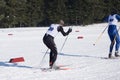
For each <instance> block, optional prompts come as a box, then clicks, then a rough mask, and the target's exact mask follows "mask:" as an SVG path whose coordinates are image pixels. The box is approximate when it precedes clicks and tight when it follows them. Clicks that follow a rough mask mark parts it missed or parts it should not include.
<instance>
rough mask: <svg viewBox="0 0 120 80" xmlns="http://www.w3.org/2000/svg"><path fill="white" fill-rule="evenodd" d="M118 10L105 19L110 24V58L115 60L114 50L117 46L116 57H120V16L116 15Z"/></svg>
mask: <svg viewBox="0 0 120 80" xmlns="http://www.w3.org/2000/svg"><path fill="white" fill-rule="evenodd" d="M116 13H117V12H116V10H112V11H111V14H110V15H109V16H108V17H106V18H105V21H107V22H108V35H109V38H110V41H111V44H110V49H109V55H108V58H113V56H112V50H113V47H114V44H115V42H116V45H115V57H120V55H119V54H118V53H119V46H120V36H119V33H118V30H117V23H118V21H120V15H118V14H116Z"/></svg>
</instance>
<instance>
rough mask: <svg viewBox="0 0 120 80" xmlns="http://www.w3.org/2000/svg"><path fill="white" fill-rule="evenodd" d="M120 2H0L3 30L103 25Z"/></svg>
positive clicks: (81, 0) (117, 0) (36, 0)
mask: <svg viewBox="0 0 120 80" xmlns="http://www.w3.org/2000/svg"><path fill="white" fill-rule="evenodd" d="M113 8H114V9H116V10H117V12H118V13H119V12H120V0H0V28H8V27H30V26H49V25H50V24H51V23H56V22H58V21H59V20H60V19H63V20H64V21H65V23H66V25H87V24H92V23H100V22H102V19H103V18H104V17H105V16H107V15H109V14H110V12H111V10H112V9H113Z"/></svg>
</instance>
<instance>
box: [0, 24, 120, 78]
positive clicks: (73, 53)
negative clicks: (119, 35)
mask: <svg viewBox="0 0 120 80" xmlns="http://www.w3.org/2000/svg"><path fill="white" fill-rule="evenodd" d="M106 26H107V24H105V23H104V24H93V25H88V26H85V27H83V26H72V27H73V31H72V33H71V34H70V35H69V36H68V39H67V41H66V43H65V45H64V47H63V49H62V51H60V49H61V47H62V45H63V43H64V41H65V39H66V37H63V36H62V35H61V33H59V34H58V35H57V36H56V37H55V42H56V45H57V48H58V52H59V55H58V59H57V62H56V65H66V67H69V68H71V69H70V70H61V71H51V72H49V71H48V72H43V71H41V70H40V69H39V68H40V65H41V67H48V61H49V54H46V56H45V59H44V60H43V62H42V63H41V60H42V58H43V56H44V54H45V52H46V51H47V47H46V46H45V45H44V44H43V42H42V38H43V36H44V33H45V32H46V30H47V28H40V27H36V28H33V27H31V28H8V29H0V53H1V54H0V80H120V59H103V58H102V57H107V56H108V51H109V45H110V40H109V37H108V34H107V30H106V31H105V32H104V33H103V35H102V36H101V37H100V39H99V40H98V41H97V43H95V42H96V40H97V38H98V37H99V35H100V34H101V33H102V31H103V30H104V29H105V27H106ZM64 28H65V30H67V29H68V27H64ZM76 31H78V32H76ZM78 37H83V38H82V39H81V38H80V39H78ZM94 43H95V44H96V45H95V46H93V44H94ZM113 52H114V50H113ZM17 57H24V59H25V62H19V63H16V64H13V63H8V61H9V60H10V59H11V58H17Z"/></svg>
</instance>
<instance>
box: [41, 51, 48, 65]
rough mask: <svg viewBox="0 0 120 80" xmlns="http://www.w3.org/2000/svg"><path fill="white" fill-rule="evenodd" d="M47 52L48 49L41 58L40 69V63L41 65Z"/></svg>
mask: <svg viewBox="0 0 120 80" xmlns="http://www.w3.org/2000/svg"><path fill="white" fill-rule="evenodd" d="M48 50H49V49H47V50H46V52H45V54H44V55H43V57H42V60H41V62H40V67H41V65H42V63H43V60H44V58H45V56H46V54H47V52H48Z"/></svg>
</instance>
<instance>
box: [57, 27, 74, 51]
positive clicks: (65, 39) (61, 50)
mask: <svg viewBox="0 0 120 80" xmlns="http://www.w3.org/2000/svg"><path fill="white" fill-rule="evenodd" d="M69 28H72V27H69ZM67 39H68V35H67V37H66V38H65V40H64V42H63V45H62V47H61V49H60V52H59V53H61V51H62V49H63V47H64V45H65V43H66V41H67Z"/></svg>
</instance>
